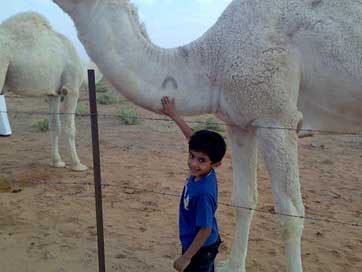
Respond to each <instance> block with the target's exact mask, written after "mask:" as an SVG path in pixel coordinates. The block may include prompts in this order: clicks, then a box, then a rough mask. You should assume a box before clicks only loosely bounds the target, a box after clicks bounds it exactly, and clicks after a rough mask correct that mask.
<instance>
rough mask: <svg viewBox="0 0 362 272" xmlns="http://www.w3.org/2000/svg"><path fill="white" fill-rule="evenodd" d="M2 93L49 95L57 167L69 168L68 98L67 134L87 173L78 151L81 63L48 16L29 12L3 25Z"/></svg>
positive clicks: (74, 164) (75, 161)
mask: <svg viewBox="0 0 362 272" xmlns="http://www.w3.org/2000/svg"><path fill="white" fill-rule="evenodd" d="M0 52H1V54H0V94H1V93H3V92H5V91H12V92H14V93H16V94H19V95H23V96H47V97H48V101H49V110H50V117H49V121H50V126H51V131H52V133H51V138H52V156H51V164H52V165H53V166H55V167H64V166H65V163H64V162H63V161H62V159H61V157H60V154H59V148H58V143H59V134H60V126H61V124H60V117H59V102H60V95H64V96H65V99H64V112H65V114H64V119H65V122H64V132H65V136H66V143H67V145H68V148H69V152H70V159H71V168H72V169H73V170H76V171H83V170H86V169H87V167H86V166H85V165H83V164H81V163H80V161H79V158H78V155H77V152H76V147H75V121H74V114H69V113H74V112H75V110H76V107H77V100H78V96H79V87H80V86H81V83H82V80H83V77H82V76H83V74H82V64H81V61H80V58H79V56H78V54H77V52H76V50H75V48H74V47H73V45H72V44H71V43H70V41H69V40H68V39H67V38H66V37H64V36H63V35H61V34H59V33H57V32H54V31H53V30H52V28H51V26H50V24H49V22H48V21H47V19H46V18H44V17H43V16H42V15H40V14H38V13H34V12H25V13H19V14H17V15H14V16H12V17H10V18H8V19H7V20H5V21H3V22H2V23H1V25H0Z"/></svg>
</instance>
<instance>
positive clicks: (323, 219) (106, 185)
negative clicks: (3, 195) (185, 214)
mask: <svg viewBox="0 0 362 272" xmlns="http://www.w3.org/2000/svg"><path fill="white" fill-rule="evenodd" d="M40 184H45V185H50V186H56V185H59V186H76V187H79V186H83V187H84V186H87V188H92V187H93V186H94V184H93V183H92V182H46V181H41V182H40ZM101 186H102V188H117V189H121V190H123V191H127V190H134V191H138V192H143V193H144V192H145V193H152V194H156V195H162V196H168V197H173V198H178V199H179V198H180V194H179V193H176V192H162V191H157V190H152V189H146V188H140V187H135V186H130V185H114V184H111V183H102V185H101ZM86 191H87V192H89V191H90V190H89V189H87V190H86ZM88 197H94V195H92V194H89V195H88ZM112 202H117V200H112ZM218 204H219V205H220V206H224V207H228V208H234V209H243V210H248V211H254V212H258V213H264V214H269V215H278V216H283V217H292V218H298V219H304V220H308V221H315V222H324V223H329V224H335V225H344V226H350V227H359V228H361V227H362V224H359V223H351V222H344V221H342V220H336V219H334V218H328V217H325V216H323V215H316V214H310V215H306V216H300V215H293V214H286V213H280V212H276V211H274V210H264V209H260V208H251V207H247V206H241V205H233V204H229V203H224V202H219V203H218ZM317 216H319V217H317ZM321 216H323V217H321Z"/></svg>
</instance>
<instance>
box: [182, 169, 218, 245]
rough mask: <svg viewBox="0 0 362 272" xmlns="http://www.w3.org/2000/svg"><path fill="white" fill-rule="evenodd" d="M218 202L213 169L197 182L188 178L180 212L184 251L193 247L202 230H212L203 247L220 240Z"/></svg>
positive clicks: (191, 177) (193, 178)
mask: <svg viewBox="0 0 362 272" xmlns="http://www.w3.org/2000/svg"><path fill="white" fill-rule="evenodd" d="M217 200H218V188H217V178H216V173H215V171H214V170H213V169H212V170H211V171H210V172H209V174H208V175H206V176H204V177H202V178H201V179H199V180H197V181H195V177H193V176H189V177H188V178H187V180H186V184H185V187H184V189H183V191H182V195H181V200H180V210H179V232H180V240H181V244H182V248H183V249H185V250H186V249H187V248H188V247H189V246H190V245H191V243H192V241H193V240H194V238H195V237H196V234H197V233H198V231H199V230H200V228H212V232H211V234H210V236H209V237H208V239H207V240H206V241H205V243H204V244H203V247H204V246H208V245H211V244H213V243H215V242H216V241H217V240H218V237H219V230H218V227H217V222H216V218H215V212H216V209H217Z"/></svg>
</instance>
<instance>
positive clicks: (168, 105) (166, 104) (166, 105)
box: [161, 96, 177, 118]
mask: <svg viewBox="0 0 362 272" xmlns="http://www.w3.org/2000/svg"><path fill="white" fill-rule="evenodd" d="M161 103H162V109H161V112H162V113H163V114H165V115H167V116H169V117H171V118H173V117H174V116H176V115H177V112H176V106H175V99H174V98H171V99H170V98H169V97H168V96H164V97H162V98H161Z"/></svg>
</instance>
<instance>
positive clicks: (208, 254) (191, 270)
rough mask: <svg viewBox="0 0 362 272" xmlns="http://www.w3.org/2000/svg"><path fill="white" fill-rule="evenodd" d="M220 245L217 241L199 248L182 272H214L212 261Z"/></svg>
mask: <svg viewBox="0 0 362 272" xmlns="http://www.w3.org/2000/svg"><path fill="white" fill-rule="evenodd" d="M220 243H221V241H220V240H218V241H217V242H216V243H214V244H211V245H208V246H205V247H202V248H200V249H199V251H198V252H197V253H196V254H195V255H194V256H193V257H192V259H191V262H190V264H189V265H188V266H187V267H186V269H185V270H184V272H214V271H215V267H214V261H215V258H216V255H217V254H218V253H219V246H220ZM183 252H184V251H183Z"/></svg>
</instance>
